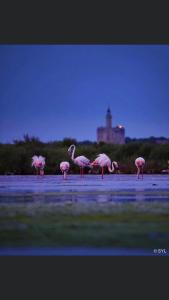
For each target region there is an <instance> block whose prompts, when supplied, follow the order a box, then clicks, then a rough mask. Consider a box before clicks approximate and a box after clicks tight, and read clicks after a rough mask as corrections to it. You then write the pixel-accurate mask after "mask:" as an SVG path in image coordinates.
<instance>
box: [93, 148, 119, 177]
mask: <svg viewBox="0 0 169 300" xmlns="http://www.w3.org/2000/svg"><path fill="white" fill-rule="evenodd" d="M91 165H92V166H100V167H101V168H102V179H103V174H104V167H107V168H108V171H109V172H110V173H113V172H114V171H115V169H116V170H118V172H119V167H118V163H117V162H116V161H113V162H112V164H111V160H110V158H109V157H108V156H107V155H106V154H104V153H102V154H99V155H98V156H97V158H96V159H95V160H94V161H93V162H92V163H91Z"/></svg>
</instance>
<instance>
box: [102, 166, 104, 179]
mask: <svg viewBox="0 0 169 300" xmlns="http://www.w3.org/2000/svg"><path fill="white" fill-rule="evenodd" d="M103 174H104V167H102V179H103Z"/></svg>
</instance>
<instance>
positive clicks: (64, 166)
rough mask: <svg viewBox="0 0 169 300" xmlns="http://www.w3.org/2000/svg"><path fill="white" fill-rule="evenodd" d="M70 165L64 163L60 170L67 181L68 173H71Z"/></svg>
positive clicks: (61, 164)
mask: <svg viewBox="0 0 169 300" xmlns="http://www.w3.org/2000/svg"><path fill="white" fill-rule="evenodd" d="M69 168H70V164H69V162H68V161H62V162H61V163H60V170H61V172H62V173H63V179H66V175H67V172H68V171H69Z"/></svg>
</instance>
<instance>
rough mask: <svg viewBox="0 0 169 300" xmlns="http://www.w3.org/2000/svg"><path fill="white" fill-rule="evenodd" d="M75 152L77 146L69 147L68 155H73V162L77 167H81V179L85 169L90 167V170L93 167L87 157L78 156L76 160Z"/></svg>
mask: <svg viewBox="0 0 169 300" xmlns="http://www.w3.org/2000/svg"><path fill="white" fill-rule="evenodd" d="M75 150H76V146H75V145H71V146H70V147H69V149H68V153H69V155H71V159H72V161H73V162H74V163H75V164H76V165H78V166H79V167H80V175H81V177H82V176H83V169H84V167H89V168H91V167H92V166H91V164H90V160H89V159H88V158H87V157H85V156H83V155H81V156H77V157H76V158H75V157H74V156H75Z"/></svg>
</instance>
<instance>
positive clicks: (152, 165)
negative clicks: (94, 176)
mask: <svg viewBox="0 0 169 300" xmlns="http://www.w3.org/2000/svg"><path fill="white" fill-rule="evenodd" d="M71 144H75V145H77V148H76V152H75V156H78V155H85V156H86V157H88V158H89V159H90V160H91V161H92V160H93V159H95V157H96V156H97V155H98V154H99V153H106V154H107V155H108V156H109V157H110V158H111V160H115V161H117V162H118V163H119V167H120V171H121V173H122V174H123V173H127V174H131V173H135V172H136V168H135V165H134V161H135V159H136V158H137V157H138V156H142V157H144V158H145V160H146V166H145V173H147V174H151V173H161V171H162V170H163V169H167V167H168V163H167V162H168V160H169V144H167V143H166V144H157V143H155V142H154V140H152V138H151V139H146V140H143V141H142V140H134V141H133V140H132V139H130V138H127V139H126V144H125V145H109V144H105V143H103V142H101V143H99V144H97V143H96V142H90V141H84V142H77V141H76V140H74V139H69V138H65V139H63V141H51V142H47V143H44V142H42V141H40V140H39V139H38V138H36V137H30V136H29V135H24V138H23V140H14V141H13V143H11V144H0V174H1V175H4V174H17V175H19V174H21V175H22V174H23V175H24V174H25V175H26V174H35V170H34V169H33V168H32V167H31V161H32V159H31V158H32V156H33V155H42V156H44V157H46V167H45V174H60V169H59V164H60V162H61V161H65V160H66V161H69V162H70V163H71V170H70V173H73V174H74V173H78V172H79V168H78V167H77V166H75V165H74V164H73V163H72V162H71V159H70V156H69V155H68V152H67V150H68V147H69V146H70V145H71ZM88 171H89V170H88V169H86V172H88ZM97 171H98V170H96V171H95V172H97Z"/></svg>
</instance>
